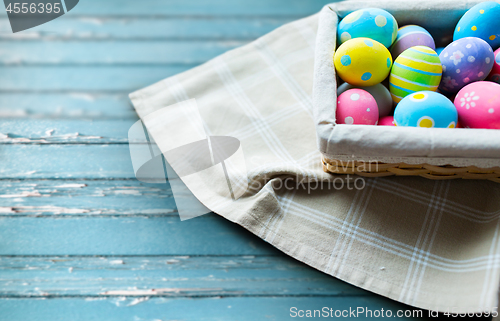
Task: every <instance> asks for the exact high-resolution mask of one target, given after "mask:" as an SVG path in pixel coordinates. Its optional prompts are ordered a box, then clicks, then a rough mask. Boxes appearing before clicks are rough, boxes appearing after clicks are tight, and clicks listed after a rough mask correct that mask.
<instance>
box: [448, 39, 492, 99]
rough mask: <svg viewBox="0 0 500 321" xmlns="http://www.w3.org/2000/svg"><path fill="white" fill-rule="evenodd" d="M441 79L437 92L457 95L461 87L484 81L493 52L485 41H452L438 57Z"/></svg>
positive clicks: (489, 69)
mask: <svg viewBox="0 0 500 321" xmlns="http://www.w3.org/2000/svg"><path fill="white" fill-rule="evenodd" d="M439 59H441V64H442V65H443V77H442V79H441V84H440V85H439V90H440V91H441V92H442V93H444V94H454V93H457V92H458V91H459V90H460V89H461V88H462V87H463V86H465V85H467V84H469V83H471V82H474V81H480V80H484V79H486V77H488V74H489V73H490V71H491V68H492V67H493V61H494V56H493V50H492V49H491V47H490V45H488V44H487V43H486V41H484V40H482V39H479V38H476V37H467V38H462V39H458V40H456V41H453V42H452V43H451V44H449V45H448V46H446V48H444V50H443V51H442V52H441V54H440V55H439Z"/></svg>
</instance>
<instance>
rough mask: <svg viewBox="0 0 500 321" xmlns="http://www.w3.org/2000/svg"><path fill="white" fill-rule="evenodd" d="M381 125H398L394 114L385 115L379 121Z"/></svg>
mask: <svg viewBox="0 0 500 321" xmlns="http://www.w3.org/2000/svg"><path fill="white" fill-rule="evenodd" d="M378 125H379V126H396V125H394V116H385V117H382V118H380V120H379V121H378Z"/></svg>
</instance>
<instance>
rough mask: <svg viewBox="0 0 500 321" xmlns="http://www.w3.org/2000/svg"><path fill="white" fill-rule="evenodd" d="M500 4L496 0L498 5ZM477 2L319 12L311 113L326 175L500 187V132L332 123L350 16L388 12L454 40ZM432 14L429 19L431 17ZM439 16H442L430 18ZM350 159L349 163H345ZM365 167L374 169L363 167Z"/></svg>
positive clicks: (354, 5) (353, 5)
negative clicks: (341, 34)
mask: <svg viewBox="0 0 500 321" xmlns="http://www.w3.org/2000/svg"><path fill="white" fill-rule="evenodd" d="M497 1H498V2H500V1H499V0H497ZM478 2H481V0H477V1H476V0H472V1H469V0H442V1H440V2H436V1H434V0H420V1H418V2H414V1H411V2H406V1H400V2H395V1H394V2H384V4H383V5H382V6H380V5H377V2H374V1H364V0H353V1H344V2H339V3H333V4H331V5H327V6H325V7H324V8H323V10H322V11H321V13H320V18H319V27H318V36H317V40H316V52H315V68H314V86H313V111H314V121H315V123H316V132H317V136H318V143H319V149H320V151H321V153H322V155H323V156H322V163H323V169H324V170H325V172H330V173H334V174H356V175H361V176H365V177H381V176H391V175H398V176H421V177H425V178H428V179H455V178H463V179H486V180H491V181H494V182H499V183H500V130H493V129H463V128H458V129H443V128H415V127H393V126H366V125H337V124H336V122H335V110H336V101H337V96H336V94H337V81H336V76H335V68H334V66H333V59H332V54H333V52H334V50H335V47H336V27H337V23H338V21H339V19H341V18H342V17H344V16H345V15H347V14H348V13H350V12H352V11H354V10H357V9H361V8H367V7H380V8H382V9H385V10H387V11H389V12H391V13H392V14H393V15H394V16H395V18H396V20H397V21H398V23H399V24H400V26H402V25H406V24H418V25H421V26H423V27H425V28H426V29H428V30H429V31H431V33H432V34H433V35H434V36H435V40H436V46H443V45H444V44H446V43H448V42H450V41H451V36H452V35H451V33H452V32H453V30H454V26H455V25H456V23H457V22H458V20H459V19H460V17H461V16H462V15H463V14H464V13H465V12H466V11H467V10H468V8H470V7H472V6H473V5H475V4H476V3H478ZM432 13H434V14H432ZM436 15H439V17H440V19H435V16H436ZM346 160H347V164H349V165H348V166H345V164H346ZM367 163H369V164H370V165H371V166H366V164H367Z"/></svg>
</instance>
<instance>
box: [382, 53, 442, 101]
mask: <svg viewBox="0 0 500 321" xmlns="http://www.w3.org/2000/svg"><path fill="white" fill-rule="evenodd" d="M442 71H443V69H442V67H441V61H440V60H439V57H438V55H437V54H436V52H435V51H434V50H432V49H431V48H429V47H424V46H416V47H411V48H408V49H406V50H405V51H403V53H402V54H401V55H399V57H398V58H396V61H394V65H393V66H392V70H391V76H390V78H389V90H390V91H391V95H392V99H393V100H394V102H396V103H399V102H400V101H401V99H403V98H404V97H406V96H408V95H410V94H412V93H415V92H417V91H426V90H428V91H436V90H437V88H438V86H439V82H440V81H441V74H442Z"/></svg>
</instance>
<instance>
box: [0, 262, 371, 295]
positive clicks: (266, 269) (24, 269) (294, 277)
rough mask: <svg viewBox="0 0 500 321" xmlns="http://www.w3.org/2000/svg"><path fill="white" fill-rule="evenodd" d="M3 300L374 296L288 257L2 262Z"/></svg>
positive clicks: (1, 286)
mask: <svg viewBox="0 0 500 321" xmlns="http://www.w3.org/2000/svg"><path fill="white" fill-rule="evenodd" d="M0 273H1V275H2V278H1V279H0V297H5V296H15V297H47V296H50V297H65V296H73V297H74V296H79V297H99V296H127V297H132V296H156V297H157V296H163V297H214V296H254V295H265V296H283V295H286V296H297V295H310V296H325V295H328V296H340V295H342V296H344V295H362V296H367V295H370V294H368V292H366V291H363V290H361V289H358V288H354V287H352V286H350V285H349V284H347V283H345V282H342V281H340V280H337V279H334V278H331V277H329V276H327V275H326V274H323V273H321V272H319V271H315V270H313V269H310V268H309V267H308V266H306V265H305V264H302V263H300V262H297V261H295V260H293V259H291V258H288V257H285V256H248V255H247V256H242V255H235V256H194V257H192V256H133V257H130V256H125V257H122V256H112V257H103V256H101V257H96V256H92V257H59V256H44V257H22V258H20V257H16V258H1V257H0Z"/></svg>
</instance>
